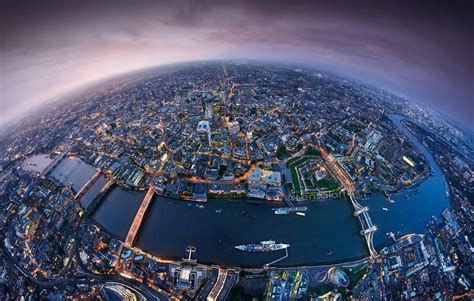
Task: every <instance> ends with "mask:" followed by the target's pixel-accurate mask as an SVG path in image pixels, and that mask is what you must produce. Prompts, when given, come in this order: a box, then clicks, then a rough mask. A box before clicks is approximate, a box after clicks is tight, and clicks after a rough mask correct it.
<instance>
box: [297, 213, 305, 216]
mask: <svg viewBox="0 0 474 301" xmlns="http://www.w3.org/2000/svg"><path fill="white" fill-rule="evenodd" d="M296 214H297V215H300V216H306V213H304V212H296Z"/></svg>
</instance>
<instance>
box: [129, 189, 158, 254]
mask: <svg viewBox="0 0 474 301" xmlns="http://www.w3.org/2000/svg"><path fill="white" fill-rule="evenodd" d="M154 192H155V187H154V185H153V184H152V185H150V188H149V189H148V192H147V193H146V195H145V197H144V198H143V201H142V203H141V205H140V208H138V211H137V214H136V215H135V218H134V219H133V223H132V225H131V226H130V229H129V230H128V234H127V237H126V238H125V245H126V246H131V245H132V244H133V242H134V241H135V238H136V236H137V233H138V229H140V226H141V224H142V221H143V217H144V216H145V212H146V210H147V209H148V206H149V205H150V202H151V200H152V199H153V195H154Z"/></svg>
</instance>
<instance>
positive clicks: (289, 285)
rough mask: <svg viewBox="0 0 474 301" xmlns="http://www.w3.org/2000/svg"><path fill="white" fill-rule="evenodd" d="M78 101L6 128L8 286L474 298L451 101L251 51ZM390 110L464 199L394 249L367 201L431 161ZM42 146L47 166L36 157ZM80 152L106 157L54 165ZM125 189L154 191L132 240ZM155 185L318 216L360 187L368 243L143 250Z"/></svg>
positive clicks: (0, 166)
mask: <svg viewBox="0 0 474 301" xmlns="http://www.w3.org/2000/svg"><path fill="white" fill-rule="evenodd" d="M67 98H68V100H67V101H64V102H62V103H58V104H56V105H55V106H54V108H52V109H51V108H49V109H46V108H45V109H44V111H36V112H34V113H32V114H30V115H27V116H26V117H24V118H22V119H21V120H20V121H18V122H16V123H14V124H11V125H9V126H8V128H6V129H3V130H2V131H3V132H2V133H1V136H0V170H1V175H0V206H1V207H2V214H1V225H0V229H1V231H0V236H1V247H2V248H1V250H0V261H1V264H0V283H1V286H0V299H2V300H12V299H17V298H18V297H20V296H22V297H24V298H25V299H27V300H36V299H40V298H51V299H53V298H58V300H61V299H84V300H86V299H93V298H98V299H102V300H112V299H113V298H114V297H117V296H119V297H120V298H122V299H126V300H140V299H150V300H153V299H159V300H168V299H173V300H178V299H189V300H191V299H193V300H224V299H226V298H227V299H230V300H245V299H248V300H251V298H257V300H258V299H261V300H263V299H265V300H294V299H307V298H315V299H318V298H319V299H324V300H339V299H341V300H342V299H348V298H353V299H356V300H383V299H393V300H399V299H410V298H418V299H420V300H422V299H435V300H447V299H462V298H464V299H466V300H467V299H469V298H472V297H473V290H472V284H471V283H472V277H473V270H474V269H472V266H473V250H474V249H473V246H472V226H473V214H472V212H473V207H472V205H473V204H472V201H473V199H474V198H473V185H472V183H473V173H472V166H473V160H472V158H474V156H473V147H472V146H473V141H472V137H470V136H469V134H466V133H465V132H463V131H462V130H461V129H459V128H458V127H457V126H456V125H454V124H453V122H451V121H449V120H448V119H447V118H445V117H443V116H441V115H439V114H437V113H435V112H431V111H429V110H427V109H425V108H423V107H420V106H419V105H417V104H415V103H412V102H409V101H407V100H406V99H404V98H403V97H401V96H397V95H394V94H391V93H388V92H385V91H382V90H379V89H375V88H370V87H367V86H364V85H362V84H359V83H354V82H349V81H346V80H343V79H340V78H338V77H336V76H332V75H327V74H323V73H320V72H318V71H315V70H312V69H305V68H299V67H295V66H291V65H273V64H269V63H260V62H248V61H213V62H201V63H192V64H178V65H172V66H168V67H162V68H159V69H152V70H146V71H143V72H138V73H134V74H129V75H126V76H122V77H118V78H114V79H113V80H110V81H108V82H103V83H100V84H98V85H96V86H93V87H89V88H87V89H85V90H83V91H79V92H76V93H74V94H71V95H69V96H68V97H67ZM390 114H400V115H403V116H405V117H404V119H403V120H402V124H403V126H404V127H406V128H407V129H408V130H409V131H410V132H411V133H412V134H413V135H415V136H416V137H417V138H418V139H419V140H420V141H421V142H422V143H423V144H424V145H425V146H426V147H427V148H428V149H429V151H430V152H431V153H432V154H433V156H434V157H435V159H436V161H437V163H438V164H439V166H440V167H441V169H442V170H443V173H444V176H445V178H446V182H447V186H448V187H447V192H446V193H447V194H449V196H450V200H451V205H450V207H448V208H446V209H445V210H444V211H443V212H442V213H440V214H441V218H437V217H435V216H433V218H432V219H431V220H430V221H426V223H427V224H426V231H425V232H424V233H413V234H406V235H398V237H397V235H395V234H394V233H391V234H390V235H391V236H392V237H393V243H392V244H391V245H389V246H386V247H384V248H382V249H380V248H376V247H375V246H374V244H373V233H374V232H375V231H377V230H378V228H377V225H376V224H374V223H373V222H372V220H371V217H370V215H371V210H370V208H368V207H364V206H362V205H361V204H360V199H362V198H364V197H365V196H366V195H369V194H370V193H372V192H382V193H384V194H385V195H386V196H387V198H388V199H389V200H390V195H391V194H395V193H399V192H401V191H405V190H407V189H411V188H413V187H415V188H416V187H417V186H418V185H420V184H421V183H423V182H424V181H425V180H426V179H427V178H429V177H430V176H431V173H432V171H431V167H430V164H429V163H428V162H427V160H426V158H425V157H424V155H423V154H422V153H421V152H420V151H419V150H418V148H417V147H415V146H414V145H413V144H412V143H411V142H410V141H409V140H408V139H406V137H405V136H404V135H403V134H402V133H401V132H400V131H399V130H398V129H397V127H396V126H395V125H394V124H393V122H392V121H391V119H390V118H389V115H390ZM35 155H44V156H46V157H48V164H47V165H46V166H43V167H42V168H38V166H35V164H34V163H33V164H28V163H27V162H28V160H29V158H31V157H32V156H35ZM69 157H75V158H79V160H80V162H83V163H85V164H88V165H91V166H93V167H94V168H95V170H96V172H95V174H94V175H93V176H92V177H90V178H89V179H88V181H87V182H86V183H85V184H84V185H81V186H80V187H77V185H75V183H73V182H72V181H71V180H70V179H69V178H67V177H64V176H63V177H60V176H57V175H56V176H54V170H55V168H57V166H58V164H60V163H61V162H62V161H63V160H65V159H67V158H69ZM35 167H36V168H35ZM71 172H73V171H71ZM101 178H102V179H105V181H104V183H105V184H104V185H103V186H102V187H101V188H100V190H98V191H97V193H95V195H94V196H93V199H92V201H91V202H90V204H88V206H84V205H83V204H82V203H81V199H82V198H83V197H84V195H85V194H86V193H87V192H88V191H89V189H91V188H90V187H91V186H93V185H94V184H96V182H97V180H98V179H101ZM117 186H119V187H122V188H123V189H127V190H138V191H143V192H144V198H143V200H142V202H141V203H140V206H139V208H138V210H137V212H136V214H135V217H134V219H133V222H132V224H131V225H130V228H129V231H128V233H127V236H126V238H125V239H119V238H118V237H116V236H114V235H113V234H111V233H109V232H108V231H107V229H104V228H103V227H102V226H101V225H100V224H98V223H96V222H95V221H94V218H93V214H94V212H95V210H96V209H97V208H98V207H100V205H101V202H102V201H103V199H104V198H105V196H106V195H107V194H108V193H109V191H110V190H111V189H112V187H117ZM156 195H160V196H164V197H169V198H175V199H180V200H183V201H187V202H189V203H190V204H194V203H191V202H196V203H195V205H197V206H205V203H206V202H207V201H208V199H222V201H223V202H225V201H226V200H228V199H239V200H240V201H241V202H251V203H255V206H260V205H259V204H263V203H268V202H271V203H274V204H275V205H276V206H279V208H280V209H278V210H279V213H282V214H288V213H293V212H298V213H299V214H302V215H304V212H305V204H306V203H307V202H311V201H314V200H320V199H323V200H324V201H325V202H330V201H331V199H332V198H341V197H344V198H347V199H348V200H350V202H349V203H348V204H350V206H351V210H352V211H353V215H354V218H355V219H356V220H357V222H358V223H359V224H360V235H361V238H362V239H364V241H365V243H366V245H367V248H368V254H369V256H368V257H367V258H360V259H358V260H355V261H351V262H343V263H335V264H327V265H318V266H304V267H300V266H295V267H285V268H283V267H280V266H277V265H273V263H267V264H264V265H262V267H261V268H260V269H247V268H246V267H241V266H223V265H219V262H215V263H214V265H207V264H202V263H200V262H199V248H196V247H194V246H183V254H176V255H177V256H179V257H181V256H183V259H182V260H170V259H163V258H160V256H159V255H160V254H151V253H148V252H145V251H144V250H141V249H140V248H138V247H137V246H135V241H136V237H137V235H138V234H139V232H140V227H141V224H142V222H143V219H144V218H146V216H147V210H148V208H149V206H150V203H152V202H153V200H154V196H156ZM277 218H278V216H277V215H275V219H277ZM304 218H311V216H309V215H308V216H306V217H304ZM276 222H277V221H276ZM263 239H266V238H262V240H263ZM184 248H186V252H185V251H184ZM286 252H287V253H286V256H291V249H290V254H288V250H286ZM284 260H285V258H281V261H280V262H284Z"/></svg>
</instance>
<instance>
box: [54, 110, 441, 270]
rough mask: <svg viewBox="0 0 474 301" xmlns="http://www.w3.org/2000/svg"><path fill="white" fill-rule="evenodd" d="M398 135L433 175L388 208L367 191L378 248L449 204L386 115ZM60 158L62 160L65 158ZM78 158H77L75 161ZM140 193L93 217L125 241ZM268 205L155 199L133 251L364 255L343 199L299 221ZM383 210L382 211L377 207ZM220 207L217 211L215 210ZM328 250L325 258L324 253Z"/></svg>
mask: <svg viewBox="0 0 474 301" xmlns="http://www.w3.org/2000/svg"><path fill="white" fill-rule="evenodd" d="M389 117H390V119H391V120H392V121H393V122H394V123H395V125H396V126H397V127H398V128H399V129H400V131H401V132H402V133H403V134H404V135H405V136H406V137H407V138H408V139H409V140H410V141H411V142H412V143H413V144H414V145H415V146H416V147H417V148H418V149H419V150H420V151H421V152H422V153H423V154H424V155H425V157H426V159H427V160H428V162H429V164H430V165H431V168H432V170H433V174H434V176H431V177H429V178H428V179H427V180H426V181H425V182H423V183H422V184H421V185H420V186H419V188H418V189H417V190H416V191H407V192H404V193H400V194H397V195H393V196H392V198H393V199H394V200H395V203H394V204H390V203H389V202H388V201H387V199H386V198H385V197H384V196H383V195H382V194H381V193H373V194H372V195H370V196H369V199H368V200H363V201H360V203H361V204H363V205H367V206H369V208H370V211H369V214H370V216H371V218H372V221H373V223H374V224H376V225H377V226H378V229H379V230H377V232H376V233H375V235H374V243H375V245H376V246H378V248H380V247H381V246H383V245H385V244H387V243H388V242H389V240H388V238H387V236H386V234H385V233H386V232H395V233H396V232H398V231H400V232H402V233H403V234H405V233H411V232H425V231H426V230H425V224H426V223H427V222H428V220H429V219H430V217H431V216H432V215H435V216H439V214H440V213H441V211H442V209H443V208H445V207H447V206H449V198H448V197H447V196H446V194H445V192H446V187H447V186H446V181H445V179H444V176H443V174H442V171H441V169H440V168H439V166H438V165H437V163H436V161H435V160H434V158H433V157H432V156H431V154H430V153H429V152H428V150H427V149H426V148H425V147H424V146H423V145H422V144H421V143H420V142H419V141H418V140H417V139H416V138H415V137H414V136H413V135H412V134H411V133H410V132H408V131H407V130H406V128H404V127H403V126H402V125H401V124H400V121H401V120H402V119H403V118H404V117H403V116H399V115H389ZM65 160H66V159H65ZM67 160H69V161H66V163H63V162H61V164H59V165H58V167H57V168H56V169H55V170H54V171H53V173H52V175H53V176H56V177H62V178H63V181H71V182H72V183H73V185H74V186H75V187H79V188H80V187H81V186H82V185H83V184H84V183H85V182H86V181H87V180H88V178H89V177H90V176H92V174H93V173H94V168H93V167H91V166H89V165H87V164H85V163H84V162H82V161H81V162H82V163H80V162H79V163H78V162H75V161H72V162H70V160H71V159H70V158H67ZM77 160H79V159H77ZM104 183H105V180H104V179H103V178H101V179H99V180H98V182H97V183H95V184H94V185H93V186H92V188H91V189H90V190H89V191H88V192H86V194H85V195H84V197H83V199H82V200H81V203H82V204H83V206H85V207H86V206H88V205H89V204H90V202H91V201H92V198H93V196H94V195H95V193H96V192H97V191H99V189H100V188H101V187H102V185H103V184H104ZM144 196H145V193H144V192H136V191H127V190H124V189H122V188H119V187H115V188H113V189H112V191H111V192H110V193H109V194H108V195H107V196H106V198H105V199H104V200H103V202H102V204H101V205H100V206H99V208H98V209H97V211H96V212H95V214H94V219H95V220H97V221H98V222H99V223H100V224H102V225H103V226H104V227H105V228H106V229H107V230H108V231H110V232H112V233H113V234H115V235H117V236H118V237H119V238H122V239H124V238H125V236H126V234H127V232H128V229H129V227H130V224H131V223H132V220H133V218H134V216H135V213H136V211H137V210H138V207H139V206H140V203H141V201H142V199H143V197H144ZM273 207H275V205H271V204H265V205H254V204H247V203H245V202H244V201H241V200H209V202H208V203H206V204H204V208H203V209H200V208H198V207H196V206H195V204H193V205H192V206H191V207H188V206H186V202H184V201H179V200H174V199H168V198H164V197H158V196H156V197H155V198H154V199H153V200H152V202H151V204H150V207H149V208H148V212H147V214H146V216H145V219H144V221H143V224H142V227H141V229H140V231H139V234H138V237H137V241H136V245H137V246H138V247H140V248H142V249H144V250H147V251H149V252H151V253H153V254H155V255H158V256H160V257H162V258H180V257H182V256H185V255H186V254H185V248H186V246H188V245H193V246H195V247H196V248H197V252H196V254H195V256H196V257H197V258H198V260H199V261H201V262H208V263H219V264H224V265H239V266H260V267H261V266H262V265H263V264H265V263H268V262H269V261H272V260H274V259H276V258H278V257H281V256H282V255H284V251H278V252H271V253H245V252H242V251H238V250H236V249H234V246H235V245H238V244H247V243H256V242H260V241H262V240H269V239H272V240H275V241H277V242H281V243H288V244H290V245H291V247H290V248H289V249H288V252H289V256H288V258H286V259H284V260H283V261H281V262H280V263H279V264H278V265H282V266H288V265H304V264H319V263H326V262H335V261H344V260H349V259H353V258H357V257H362V256H367V255H368V252H367V247H366V244H365V242H364V240H363V239H362V237H361V236H360V235H359V231H360V224H359V222H358V220H357V219H356V218H354V217H353V216H352V206H351V204H350V202H349V201H348V200H346V199H339V200H326V201H323V202H314V203H309V204H307V207H308V211H307V212H306V216H304V217H302V216H298V215H295V214H289V215H275V214H274V213H273V211H272V210H271V209H272V208H273ZM383 207H386V208H388V211H383V210H382V208H383ZM218 208H220V209H222V212H221V213H216V212H215V210H216V209H218ZM328 250H332V252H333V254H332V255H331V256H326V255H325V253H326V251H328Z"/></svg>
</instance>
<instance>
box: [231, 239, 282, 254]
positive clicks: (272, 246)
mask: <svg viewBox="0 0 474 301" xmlns="http://www.w3.org/2000/svg"><path fill="white" fill-rule="evenodd" d="M289 246H290V245H289V244H283V243H276V242H275V241H273V240H265V241H261V242H260V243H258V244H248V245H238V246H235V248H236V249H238V250H242V251H246V252H271V251H278V250H281V249H286V248H288V247H289Z"/></svg>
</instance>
